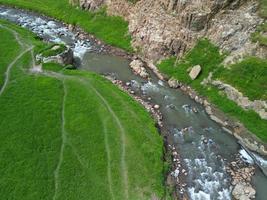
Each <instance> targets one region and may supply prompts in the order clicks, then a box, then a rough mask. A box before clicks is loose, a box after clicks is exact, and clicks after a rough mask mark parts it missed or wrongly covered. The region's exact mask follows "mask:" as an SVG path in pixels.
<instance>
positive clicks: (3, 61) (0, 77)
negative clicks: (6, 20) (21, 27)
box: [0, 29, 20, 88]
mask: <svg viewBox="0 0 267 200" xmlns="http://www.w3.org/2000/svg"><path fill="white" fill-rule="evenodd" d="M0 35H1V37H0V49H5V51H0V88H1V86H2V85H3V82H4V79H5V71H6V68H7V66H8V63H10V62H11V61H12V60H13V58H14V57H15V56H16V55H17V54H18V52H19V50H20V47H19V45H18V44H17V42H16V39H15V37H14V36H13V35H11V34H8V31H7V30H5V29H0ZM5 41H9V44H10V45H8V46H7V45H6V43H5Z"/></svg>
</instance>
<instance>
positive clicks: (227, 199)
mask: <svg viewBox="0 0 267 200" xmlns="http://www.w3.org/2000/svg"><path fill="white" fill-rule="evenodd" d="M218 193H219V197H218V200H231V199H232V197H231V192H230V190H229V189H223V190H222V191H219V192H218Z"/></svg>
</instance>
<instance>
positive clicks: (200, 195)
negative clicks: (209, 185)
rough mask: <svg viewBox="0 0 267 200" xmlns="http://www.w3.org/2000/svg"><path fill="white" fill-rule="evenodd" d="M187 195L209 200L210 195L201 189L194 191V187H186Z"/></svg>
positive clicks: (196, 198) (193, 199) (200, 199)
mask: <svg viewBox="0 0 267 200" xmlns="http://www.w3.org/2000/svg"><path fill="white" fill-rule="evenodd" d="M188 193H189V196H190V197H191V199H192V200H211V198H210V195H209V194H207V193H205V192H203V191H201V190H200V191H198V192H197V191H196V190H195V188H193V187H191V188H188Z"/></svg>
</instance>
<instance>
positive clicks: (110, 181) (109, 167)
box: [103, 120, 115, 200]
mask: <svg viewBox="0 0 267 200" xmlns="http://www.w3.org/2000/svg"><path fill="white" fill-rule="evenodd" d="M103 127H104V142H105V149H106V154H107V176H108V186H109V192H110V195H111V199H112V200H114V199H115V198H114V193H113V189H112V187H113V183H112V177H111V166H110V163H111V156H110V147H109V142H108V132H107V131H108V130H107V126H106V120H104V121H103Z"/></svg>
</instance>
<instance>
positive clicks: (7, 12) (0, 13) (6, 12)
mask: <svg viewBox="0 0 267 200" xmlns="http://www.w3.org/2000/svg"><path fill="white" fill-rule="evenodd" d="M0 15H2V16H6V15H9V11H8V10H7V11H3V12H0Z"/></svg>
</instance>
